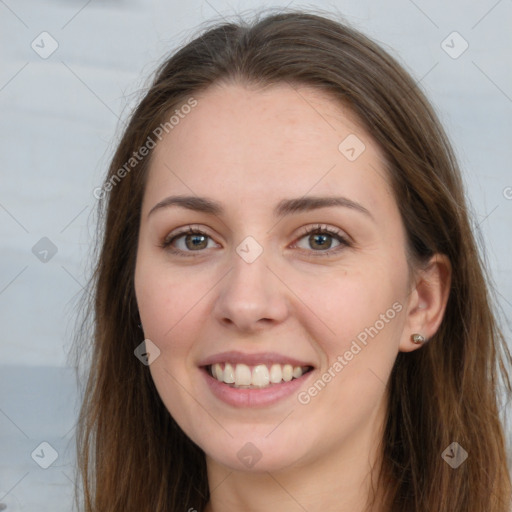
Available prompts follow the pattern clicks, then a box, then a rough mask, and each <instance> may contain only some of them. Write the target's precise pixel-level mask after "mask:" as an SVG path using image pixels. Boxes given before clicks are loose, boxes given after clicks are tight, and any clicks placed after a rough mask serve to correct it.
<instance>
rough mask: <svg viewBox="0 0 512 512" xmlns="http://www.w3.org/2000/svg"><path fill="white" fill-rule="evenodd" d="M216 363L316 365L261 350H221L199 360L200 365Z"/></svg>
mask: <svg viewBox="0 0 512 512" xmlns="http://www.w3.org/2000/svg"><path fill="white" fill-rule="evenodd" d="M216 363H232V364H246V365H247V366H255V365H258V364H273V363H276V364H291V365H292V366H311V367H313V366H314V365H313V364H311V363H310V362H307V361H300V360H299V359H295V358H293V357H289V356H285V355H283V354H277V353H276V352H259V353H255V354H244V353H243V352H237V351H235V350H233V351H229V352H221V353H219V354H214V355H212V356H209V357H206V358H205V359H203V360H201V361H200V362H199V366H211V365H212V364H216Z"/></svg>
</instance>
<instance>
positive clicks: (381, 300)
mask: <svg viewBox="0 0 512 512" xmlns="http://www.w3.org/2000/svg"><path fill="white" fill-rule="evenodd" d="M194 97H195V98H196V100H197V105H196V106H195V107H194V108H192V109H191V111H190V112H189V113H188V114H187V115H182V118H180V120H179V123H178V124H177V125H176V126H174V127H173V129H172V130H170V131H169V133H168V134H167V135H166V136H165V137H164V138H163V139H162V141H161V142H159V143H158V145H157V147H156V148H155V150H154V154H153V159H152V163H151V168H150V172H149V176H148V181H147V186H146V190H145V195H144V200H143V208H142V217H141V227H140V238H139V245H138V253H137V264H136V272H135V289H136V296H137V301H138V305H139V311H140V316H141V320H142V325H143V329H144V335H145V338H146V339H149V340H151V341H152V342H153V343H154V344H155V345H156V346H157V347H158V349H159V351H160V353H159V355H158V357H154V360H153V362H152V363H151V365H150V371H151V375H152V377H153V379H154V382H155V385H156V387H157V389H158V392H159V394H160V396H161V398H162V400H163V402H164V403H165V405H166V407H167V409H168V410H169V412H170V413H171V415H172V416H173V417H174V419H175V420H176V421H177V422H178V424H179V425H180V426H181V428H182V429H183V430H184V432H185V433H186V434H187V435H188V436H189V437H190V438H191V439H192V440H193V441H194V442H195V443H196V444H198V445H199V446H200V447H201V448H202V449H203V450H204V452H205V453H206V455H207V457H208V460H209V462H214V463H216V464H221V465H223V466H227V467H229V468H233V469H239V470H252V471H270V470H278V469H281V468H285V467H288V466H292V465H293V466H295V467H300V466H303V465H306V464H312V463H314V462H315V461H317V460H320V458H322V457H329V456H339V455H340V454H342V453H343V454H344V456H345V457H349V460H353V461H354V463H356V461H357V460H358V457H359V458H360V457H361V453H365V450H368V449H370V447H371V445H372V444H374V443H375V442H376V441H378V440H379V428H380V426H381V425H382V422H383V419H384V415H385V411H386V400H385V396H386V395H385V385H386V383H387V381H388V377H389V374H390V371H391V369H392V366H393V363H394V361H395V358H396V356H397V353H398V351H399V350H400V349H401V348H403V346H404V344H406V343H407V342H406V340H408V338H409V336H410V334H411V332H410V331H409V330H408V329H407V326H406V317H407V310H408V307H409V301H410V297H411V294H410V283H409V272H408V266H407V260H406V253H405V233H404V229H403V225H402V222H401V219H400V215H399V212H398V208H397V205H396V203H395V200H394V197H393V194H392V193H391V189H390V186H389V184H388V181H387V176H386V173H385V171H384V164H383V156H382V154H381V153H380V151H379V150H378V148H377V147H376V144H375V143H374V142H373V141H372V139H371V138H370V137H369V135H368V134H367V133H366V132H365V131H364V130H362V129H361V128H360V127H359V126H358V124H357V123H356V122H355V120H354V117H353V116H352V115H350V114H349V112H347V111H346V110H344V109H343V108H341V107H340V106H339V105H337V104H336V103H335V102H333V100H332V99H331V98H329V97H328V96H324V95H323V94H322V93H320V92H318V91H315V90H313V89H310V88H306V87H299V88H297V89H295V88H292V87H290V86H288V85H279V86H273V87H269V88H267V89H264V90H255V89H248V88H247V87H244V86H242V85H235V84H230V85H215V86H213V87H210V88H209V89H208V90H206V91H205V92H203V93H202V94H198V95H195V96H194ZM176 197H178V198H180V199H179V200H176ZM172 198H175V199H174V200H173V199H172ZM185 198H187V199H185ZM187 230H190V231H191V233H187ZM198 231H199V232H198ZM150 352H151V350H150ZM153 355H155V353H154V354H153ZM212 374H213V375H212ZM290 379H291V380H290ZM361 450H363V451H361Z"/></svg>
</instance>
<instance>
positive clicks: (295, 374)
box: [293, 366, 302, 379]
mask: <svg viewBox="0 0 512 512" xmlns="http://www.w3.org/2000/svg"><path fill="white" fill-rule="evenodd" d="M293 377H294V378H295V379H298V378H299V377H302V368H301V367H300V366H294V368H293Z"/></svg>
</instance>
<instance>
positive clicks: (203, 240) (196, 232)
mask: <svg viewBox="0 0 512 512" xmlns="http://www.w3.org/2000/svg"><path fill="white" fill-rule="evenodd" d="M209 241H211V242H212V243H214V242H213V240H212V239H211V237H210V236H209V235H208V234H207V233H205V232H204V231H202V230H201V229H198V228H194V227H192V226H189V227H188V228H187V229H186V230H182V231H178V232H177V233H171V234H170V235H168V236H167V237H166V238H165V239H164V240H163V242H162V243H161V247H162V248H164V249H167V250H169V251H171V252H172V253H175V254H183V253H187V252H189V253H190V252H201V250H202V249H209V248H211V246H208V242H209ZM191 256H192V255H191ZM194 256H195V255H194Z"/></svg>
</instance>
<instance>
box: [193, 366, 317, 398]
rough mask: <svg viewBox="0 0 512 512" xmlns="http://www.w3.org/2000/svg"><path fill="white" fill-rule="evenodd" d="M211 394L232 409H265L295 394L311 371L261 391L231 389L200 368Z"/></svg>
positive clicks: (255, 389)
mask: <svg viewBox="0 0 512 512" xmlns="http://www.w3.org/2000/svg"><path fill="white" fill-rule="evenodd" d="M201 371H202V373H203V375H204V376H205V379H206V383H207V384H208V386H209V388H210V390H211V392H212V393H213V394H214V395H215V396H216V397H217V398H218V399H220V400H222V401H223V402H225V403H227V404H229V405H232V406H234V407H266V406H269V405H272V404H275V403H277V402H279V401H280V400H284V399H285V398H287V397H289V396H290V395H293V394H296V393H297V392H298V390H299V388H300V387H301V386H302V385H303V384H304V382H305V381H306V379H308V378H309V377H310V375H311V374H312V373H313V370H311V371H309V372H307V373H305V374H304V375H303V376H302V377H299V378H298V379H293V380H291V381H289V382H282V383H281V384H274V385H273V386H269V387H268V388H262V389H257V388H254V389H242V388H233V387H231V386H229V385H228V384H225V383H224V382H220V381H218V380H217V379H215V378H213V377H212V376H211V375H210V374H209V373H208V371H207V370H206V369H205V368H201Z"/></svg>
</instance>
